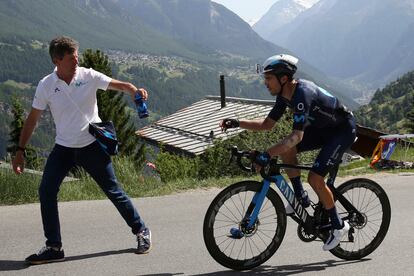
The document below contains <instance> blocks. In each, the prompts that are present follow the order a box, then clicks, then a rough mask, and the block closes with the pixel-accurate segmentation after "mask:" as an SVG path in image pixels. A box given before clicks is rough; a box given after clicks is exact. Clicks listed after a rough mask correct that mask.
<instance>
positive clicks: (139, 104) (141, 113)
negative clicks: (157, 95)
mask: <svg viewBox="0 0 414 276" xmlns="http://www.w3.org/2000/svg"><path fill="white" fill-rule="evenodd" d="M135 106H136V108H137V112H138V117H139V118H140V119H142V118H147V117H148V115H149V114H148V109H147V104H146V103H145V101H144V99H143V98H142V96H141V95H140V94H135Z"/></svg>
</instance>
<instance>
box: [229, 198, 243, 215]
mask: <svg viewBox="0 0 414 276" xmlns="http://www.w3.org/2000/svg"><path fill="white" fill-rule="evenodd" d="M230 199H231V202H232V203H233V205H234V207H235V208H236V210H237V211H238V212H239V215H240V217H241V218H243V214H242V213H241V212H240V208H238V207H237V206H236V203H234V200H233V197H231V198H230Z"/></svg>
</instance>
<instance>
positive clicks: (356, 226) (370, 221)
mask: <svg viewBox="0 0 414 276" xmlns="http://www.w3.org/2000/svg"><path fill="white" fill-rule="evenodd" d="M337 191H338V192H339V193H341V194H342V195H343V196H345V197H346V198H347V199H348V200H349V201H350V202H351V203H352V205H354V207H355V208H356V209H357V210H358V211H359V212H361V214H362V216H363V220H360V221H358V219H356V218H355V217H353V216H352V214H350V213H349V212H348V211H346V210H345V208H344V207H343V206H342V205H341V204H340V203H339V202H336V207H337V210H338V213H339V214H340V216H341V217H348V222H349V224H350V225H351V227H352V228H353V231H354V233H353V237H354V241H353V242H350V241H349V238H348V236H345V237H344V238H343V240H342V241H341V243H340V244H339V246H337V247H335V248H334V249H332V250H331V251H330V252H331V253H332V254H333V255H335V256H337V257H338V258H341V259H345V260H357V259H361V258H363V257H365V256H367V255H369V254H371V253H372V252H373V251H374V250H375V249H376V248H377V247H378V246H379V245H380V244H381V242H382V241H383V240H384V238H385V235H386V234H387V231H388V228H389V225H390V221H391V206H390V202H389V200H388V197H387V194H386V193H385V191H384V189H382V187H381V186H380V185H379V184H378V183H376V182H374V181H372V180H369V179H364V178H358V179H352V180H350V181H347V182H345V183H343V184H342V185H340V186H339V187H338V188H337Z"/></svg>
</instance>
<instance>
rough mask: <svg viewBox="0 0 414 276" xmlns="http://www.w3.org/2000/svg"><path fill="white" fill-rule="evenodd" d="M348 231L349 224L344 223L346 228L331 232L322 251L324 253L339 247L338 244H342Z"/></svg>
mask: <svg viewBox="0 0 414 276" xmlns="http://www.w3.org/2000/svg"><path fill="white" fill-rule="evenodd" d="M348 231H349V223H348V222H346V221H344V227H342V229H335V230H333V231H331V234H330V235H329V238H328V240H327V241H326V242H325V244H324V245H323V246H322V249H323V250H324V251H329V250H331V249H334V248H335V247H337V246H338V244H339V243H340V242H341V240H342V238H343V237H344V236H345V235H346V234H347V233H348Z"/></svg>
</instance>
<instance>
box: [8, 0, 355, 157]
mask: <svg viewBox="0 0 414 276" xmlns="http://www.w3.org/2000/svg"><path fill="white" fill-rule="evenodd" d="M62 34H65V35H69V36H72V37H74V38H75V39H76V40H78V41H79V42H80V45H81V48H80V52H81V53H82V51H84V50H85V49H86V48H92V49H101V50H102V51H103V52H104V53H106V54H108V55H109V56H110V60H111V61H112V63H113V64H112V69H113V76H114V77H115V78H119V79H122V80H127V81H131V82H133V83H136V84H137V85H139V86H143V87H145V88H147V89H148V90H149V91H150V93H151V97H150V100H149V103H148V104H149V107H150V111H151V114H152V119H153V120H155V119H157V118H159V117H161V116H165V115H167V114H170V113H172V112H175V111H176V110H178V109H180V108H183V107H185V106H188V105H190V104H192V103H193V102H195V101H197V100H200V99H201V98H203V97H205V96H206V95H218V94H219V82H218V80H219V75H220V74H224V75H226V88H227V95H228V96H236V97H246V98H260V99H271V97H270V96H269V93H268V92H267V91H266V89H265V87H264V85H263V83H262V81H261V79H260V77H259V76H258V75H257V74H256V73H255V64H256V63H262V62H263V60H264V59H265V58H267V57H268V56H270V55H273V54H276V53H291V54H294V53H292V52H290V51H288V50H285V49H283V48H281V47H278V46H276V45H274V44H272V43H270V42H267V41H265V40H264V39H262V38H260V37H259V36H258V35H257V34H256V33H255V32H254V31H253V30H252V29H251V27H250V26H249V25H248V24H246V23H245V22H244V21H243V20H241V19H240V18H239V17H238V16H236V15H235V14H234V13H232V12H231V11H229V10H227V9H226V8H224V6H222V5H219V4H216V3H214V2H211V1H210V0H38V1H24V0H14V1H0V68H2V70H1V71H0V84H2V83H4V82H7V81H8V80H14V81H16V82H17V83H18V84H19V85H21V84H24V85H29V86H30V87H31V88H30V89H31V90H28V91H27V92H25V93H23V95H24V97H25V99H24V101H25V102H26V103H27V105H26V106H27V109H28V108H29V107H30V102H31V99H32V97H33V91H34V87H35V86H36V85H37V83H38V81H39V80H40V79H41V78H42V77H43V76H45V75H47V74H49V73H50V72H51V70H53V64H52V63H51V62H50V58H49V55H48V53H47V47H48V41H49V40H50V39H51V38H53V37H54V36H56V35H62ZM297 76H298V77H304V78H307V79H310V80H313V81H315V82H316V83H318V84H319V85H322V86H323V87H325V88H327V89H328V90H329V91H331V92H332V93H333V94H335V95H337V96H338V97H339V98H340V99H341V100H342V102H344V103H345V104H347V106H349V107H350V108H351V109H355V108H356V107H357V106H358V105H357V104H356V102H355V101H354V100H353V98H354V97H355V91H353V90H352V89H349V88H348V87H346V86H344V85H343V84H342V83H341V82H340V81H338V80H336V79H332V78H329V77H327V76H326V75H325V74H323V73H322V72H321V71H319V70H317V69H315V68H314V67H313V66H312V65H310V64H308V63H306V62H305V61H303V60H301V62H300V68H299V71H298V74H297ZM4 89H5V88H3V89H0V111H1V113H0V120H2V124H3V122H4V123H6V126H5V127H3V126H2V127H3V133H2V134H3V135H5V133H8V125H7V122H10V120H11V118H10V112H7V110H10V102H9V101H8V98H7V97H6V98H2V94H4V93H5V92H4ZM166 99H168V101H166ZM129 104H131V103H130V102H129ZM131 107H132V104H131ZM145 122H146V121H145ZM136 123H137V126H138V124H139V125H142V124H143V121H140V120H136ZM7 139H8V138H7V137H4V138H3V143H4V141H5V140H7ZM39 141H40V140H39ZM39 143H40V142H39ZM0 147H2V148H3V147H4V144H2V142H1V141H0ZM0 156H1V151H0Z"/></svg>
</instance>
